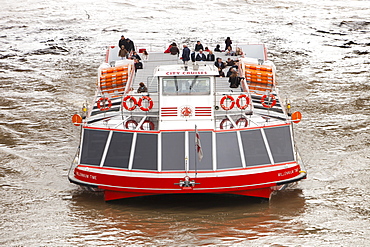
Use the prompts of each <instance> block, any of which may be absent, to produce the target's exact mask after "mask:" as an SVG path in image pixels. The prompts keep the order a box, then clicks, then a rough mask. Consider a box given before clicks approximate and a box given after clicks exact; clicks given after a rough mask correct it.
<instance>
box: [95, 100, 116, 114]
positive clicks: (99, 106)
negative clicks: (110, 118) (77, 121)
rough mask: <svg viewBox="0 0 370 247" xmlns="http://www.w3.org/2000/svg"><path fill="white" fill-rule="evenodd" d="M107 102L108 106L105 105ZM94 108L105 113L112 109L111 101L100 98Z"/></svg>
mask: <svg viewBox="0 0 370 247" xmlns="http://www.w3.org/2000/svg"><path fill="white" fill-rule="evenodd" d="M107 102H108V105H107ZM102 104H103V105H102ZM96 106H97V107H98V108H99V110H101V111H107V110H109V109H110V108H111V107H112V101H111V100H110V99H109V98H107V97H105V98H103V97H101V98H100V99H99V100H98V102H96Z"/></svg>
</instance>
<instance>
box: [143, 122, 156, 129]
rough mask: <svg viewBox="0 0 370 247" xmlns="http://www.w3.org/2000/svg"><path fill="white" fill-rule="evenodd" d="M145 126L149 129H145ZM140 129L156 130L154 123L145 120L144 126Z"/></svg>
mask: <svg viewBox="0 0 370 247" xmlns="http://www.w3.org/2000/svg"><path fill="white" fill-rule="evenodd" d="M144 126H146V127H149V129H148V128H145V129H144ZM140 129H141V130H154V123H153V122H152V121H149V120H145V121H144V122H143V124H142V125H141V126H140Z"/></svg>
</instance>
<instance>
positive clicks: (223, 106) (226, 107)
mask: <svg viewBox="0 0 370 247" xmlns="http://www.w3.org/2000/svg"><path fill="white" fill-rule="evenodd" d="M226 99H228V100H230V101H231V105H230V106H225V104H224V103H225V100H226ZM220 105H221V107H222V109H224V110H225V111H229V110H231V109H233V108H234V105H235V100H234V98H233V97H232V96H230V95H225V96H224V97H222V99H221V100H220Z"/></svg>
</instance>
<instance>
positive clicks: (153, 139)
mask: <svg viewBox="0 0 370 247" xmlns="http://www.w3.org/2000/svg"><path fill="white" fill-rule="evenodd" d="M157 138H158V134H139V133H138V134H137V140H136V148H135V157H134V163H133V166H132V169H139V170H157V145H158V143H157Z"/></svg>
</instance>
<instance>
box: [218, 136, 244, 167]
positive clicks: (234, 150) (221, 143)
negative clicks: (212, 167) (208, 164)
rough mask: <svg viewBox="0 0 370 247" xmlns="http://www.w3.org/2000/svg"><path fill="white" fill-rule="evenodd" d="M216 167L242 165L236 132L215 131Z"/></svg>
mask: <svg viewBox="0 0 370 247" xmlns="http://www.w3.org/2000/svg"><path fill="white" fill-rule="evenodd" d="M216 140H217V145H216V146H217V169H225V168H239V167H242V163H241V159H240V152H239V145H238V139H237V136H236V132H226V133H217V134H216Z"/></svg>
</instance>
